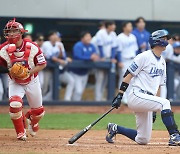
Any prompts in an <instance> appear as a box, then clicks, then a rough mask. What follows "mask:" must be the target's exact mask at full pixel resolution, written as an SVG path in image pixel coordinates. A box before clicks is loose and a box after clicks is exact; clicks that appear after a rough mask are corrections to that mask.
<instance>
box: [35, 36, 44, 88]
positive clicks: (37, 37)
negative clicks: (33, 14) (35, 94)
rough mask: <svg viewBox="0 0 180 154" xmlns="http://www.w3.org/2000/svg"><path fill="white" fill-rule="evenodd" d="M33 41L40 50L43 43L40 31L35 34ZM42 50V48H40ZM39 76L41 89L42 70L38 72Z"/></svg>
mask: <svg viewBox="0 0 180 154" xmlns="http://www.w3.org/2000/svg"><path fill="white" fill-rule="evenodd" d="M35 43H36V44H37V45H38V46H39V47H40V48H41V50H42V45H43V43H44V35H43V34H41V33H38V34H36V38H35ZM42 51H43V50H42ZM38 76H39V81H40V84H41V88H42V89H43V84H44V70H42V71H40V72H39V73H38Z"/></svg>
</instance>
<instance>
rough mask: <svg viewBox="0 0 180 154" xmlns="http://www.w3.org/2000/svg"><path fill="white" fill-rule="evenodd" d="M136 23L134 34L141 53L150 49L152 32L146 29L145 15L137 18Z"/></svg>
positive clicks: (138, 51)
mask: <svg viewBox="0 0 180 154" xmlns="http://www.w3.org/2000/svg"><path fill="white" fill-rule="evenodd" d="M135 24H136V28H134V30H133V32H132V34H134V35H135V36H136V39H137V44H138V50H137V54H139V53H142V52H143V51H146V50H148V49H149V37H150V33H149V32H148V31H147V30H146V29H145V26H146V21H145V19H144V18H143V17H139V18H137V19H136V20H135Z"/></svg>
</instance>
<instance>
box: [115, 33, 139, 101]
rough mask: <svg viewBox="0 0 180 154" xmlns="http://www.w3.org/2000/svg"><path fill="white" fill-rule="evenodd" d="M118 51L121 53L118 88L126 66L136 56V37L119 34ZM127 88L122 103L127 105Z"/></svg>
mask: <svg viewBox="0 0 180 154" xmlns="http://www.w3.org/2000/svg"><path fill="white" fill-rule="evenodd" d="M117 44H118V49H117V50H118V51H119V52H121V60H122V63H123V68H122V69H119V87H120V85H121V82H122V79H123V75H124V74H125V72H126V70H127V68H128V66H129V65H130V64H131V63H132V61H133V59H134V57H135V56H136V51H137V50H138V44H137V40H136V37H135V36H134V35H133V34H129V35H126V34H124V33H121V34H119V35H118V36H117ZM129 87H130V86H129ZM128 92H129V88H128V89H127V91H126V92H125V93H124V97H123V100H122V101H123V102H124V103H127V93H128Z"/></svg>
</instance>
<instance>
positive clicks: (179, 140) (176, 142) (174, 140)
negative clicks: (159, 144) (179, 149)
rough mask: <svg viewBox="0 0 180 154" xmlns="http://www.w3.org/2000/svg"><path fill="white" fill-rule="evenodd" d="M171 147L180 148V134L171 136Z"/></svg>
mask: <svg viewBox="0 0 180 154" xmlns="http://www.w3.org/2000/svg"><path fill="white" fill-rule="evenodd" d="M169 146H180V135H179V133H174V134H172V135H171V136H170V139H169Z"/></svg>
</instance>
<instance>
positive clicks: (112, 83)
mask: <svg viewBox="0 0 180 154" xmlns="http://www.w3.org/2000/svg"><path fill="white" fill-rule="evenodd" d="M174 65H176V63H174V62H172V61H168V62H167V98H168V99H169V100H170V101H171V104H172V105H173V106H180V100H174V74H175V67H174ZM112 66H113V65H112V63H111V62H92V61H73V62H72V63H69V64H68V65H67V68H66V69H68V68H88V69H103V70H106V71H107V73H108V85H107V101H98V102H97V101H78V102H75V101H63V100H59V84H60V82H59V65H58V64H56V63H54V62H52V61H48V65H47V68H48V69H51V70H52V73H53V79H52V80H53V100H51V101H44V102H43V103H44V105H66V106H70V105H75V106H76V105H78V106H81V105H83V106H104V105H110V104H111V101H112V99H113V98H114V95H115V89H116V72H114V71H113V69H112ZM24 104H25V105H26V104H27V101H26V100H24ZM0 105H8V101H7V100H3V101H1V103H0Z"/></svg>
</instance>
